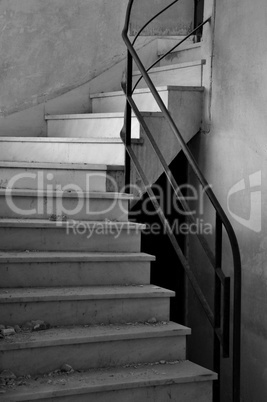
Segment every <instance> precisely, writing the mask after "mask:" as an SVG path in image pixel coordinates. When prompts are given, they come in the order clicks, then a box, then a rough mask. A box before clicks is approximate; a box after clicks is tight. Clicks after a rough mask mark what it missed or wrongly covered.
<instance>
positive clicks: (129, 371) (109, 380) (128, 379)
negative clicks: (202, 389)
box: [3, 360, 217, 402]
mask: <svg viewBox="0 0 267 402" xmlns="http://www.w3.org/2000/svg"><path fill="white" fill-rule="evenodd" d="M56 379H57V380H60V379H65V380H66V376H58V377H56ZM67 379H68V381H66V384H65V386H64V387H63V388H62V384H61V385H60V384H59V385H56V384H55V385H54V386H53V385H51V384H45V385H44V384H42V379H39V380H37V381H32V382H31V384H32V387H33V389H32V391H31V390H29V389H27V387H23V386H22V387H19V389H18V391H13V392H12V391H11V392H8V394H7V395H6V397H3V402H7V401H9V402H13V401H17V402H23V401H34V400H38V399H49V398H56V397H64V396H68V397H70V396H74V397H75V395H84V394H92V393H100V392H108V391H116V390H127V389H129V390H130V389H136V388H140V387H156V386H166V385H174V384H183V383H191V382H207V381H213V380H216V379H217V374H215V373H214V372H212V371H210V370H207V369H205V368H203V367H200V366H198V365H197V364H194V363H192V362H190V361H188V360H185V361H180V362H167V364H162V365H161V364H159V363H157V364H142V365H139V364H138V365H134V366H132V367H131V366H130V367H120V368H110V369H102V370H101V369H100V370H90V371H88V372H84V373H76V374H75V373H74V374H71V375H69V376H68V377H67ZM38 385H39V386H38Z"/></svg>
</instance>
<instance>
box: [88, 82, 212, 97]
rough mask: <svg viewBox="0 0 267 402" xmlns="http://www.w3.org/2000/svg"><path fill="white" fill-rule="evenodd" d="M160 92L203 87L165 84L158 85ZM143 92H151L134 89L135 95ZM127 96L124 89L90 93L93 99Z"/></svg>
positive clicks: (200, 89) (200, 88)
mask: <svg viewBox="0 0 267 402" xmlns="http://www.w3.org/2000/svg"><path fill="white" fill-rule="evenodd" d="M156 89H157V91H158V92H164V91H203V90H204V88H203V87H200V86H199V87H196V86H181V85H180V86H179V85H164V86H159V87H156ZM143 93H145V94H146V93H151V90H150V89H149V88H137V89H135V91H134V95H138V94H143ZM120 95H121V96H125V94H124V92H123V91H111V92H97V93H95V94H92V95H90V98H91V99H94V98H108V97H111V96H120Z"/></svg>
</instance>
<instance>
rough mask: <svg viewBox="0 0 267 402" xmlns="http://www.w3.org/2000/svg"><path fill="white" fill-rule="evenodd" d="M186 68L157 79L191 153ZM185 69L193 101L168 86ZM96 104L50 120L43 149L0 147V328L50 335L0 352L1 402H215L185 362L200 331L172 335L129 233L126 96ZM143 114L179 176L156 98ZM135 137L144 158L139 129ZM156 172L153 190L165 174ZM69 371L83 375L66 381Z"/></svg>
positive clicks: (193, 128)
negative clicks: (40, 324)
mask: <svg viewBox="0 0 267 402" xmlns="http://www.w3.org/2000/svg"><path fill="white" fill-rule="evenodd" d="M188 46H191V44H189V45H188ZM193 48H194V49H195V48H197V47H196V46H195V47H194V46H193ZM186 51H187V50H185V52H186ZM175 57H176V56H175ZM179 57H180V56H179ZM182 57H185V55H182ZM186 57H188V55H187V56H186ZM194 57H198V54H197V55H195V56H194ZM186 63H187V67H186V66H185V64H183V66H181V65H180V67H179V68H178V69H177V68H176V66H172V67H171V68H170V69H169V70H168V69H167V70H166V68H165V66H163V67H160V68H162V70H161V73H160V74H161V75H162V74H163V76H162V78H159V80H160V82H162V84H159V85H161V87H160V88H159V93H160V95H161V96H162V99H163V100H164V102H165V104H166V106H167V107H168V109H169V110H170V112H171V113H172V115H173V117H174V119H175V120H176V121H177V123H178V120H179V124H180V127H182V129H181V130H182V133H183V134H184V135H185V139H186V141H188V140H189V139H190V138H192V136H193V135H194V134H195V133H196V132H197V131H198V129H199V126H200V121H201V107H202V94H203V88H202V86H201V79H200V80H198V78H197V79H196V77H198V75H199V73H200V70H201V68H202V67H203V62H194V67H192V66H193V64H192V62H187V61H186ZM190 63H191V64H190ZM195 67H196V68H195ZM187 69H188V72H187V73H186V74H189V75H190V74H191V73H190V72H189V70H190V71H191V72H192V71H193V69H194V71H195V70H197V71H195V73H196V75H195V73H193V77H192V81H190V80H188V81H187V83H186V85H187V87H185V86H183V87H181V86H177V85H182V84H181V83H179V84H176V83H177V82H178V81H179V80H180V78H179V79H178V78H177V80H176V81H175V82H174V83H173V82H171V83H169V82H165V79H164V77H165V78H166V77H167V75H166V74H167V73H166V71H175V75H176V73H177V74H178V75H179V74H180V72H181V71H182V70H184V72H185V70H187ZM178 70H179V72H178ZM159 71H160V70H157V71H156V75H157V74H158V72H159ZM184 72H182V74H184ZM152 74H154V72H152ZM168 74H170V73H168ZM171 74H173V72H172V73H171ZM170 77H171V76H170ZM182 77H183V79H181V81H183V80H184V79H185V75H182ZM157 79H158V78H157ZM166 79H167V78H166ZM170 81H172V80H171V78H170ZM163 82H164V83H163ZM183 82H184V81H183ZM167 84H168V85H169V86H167ZM183 85H184V84H183ZM91 99H92V112H93V113H92V114H84V115H61V116H58V115H57V116H51V115H50V116H47V124H48V136H47V137H46V138H21V137H16V138H12V137H10V138H4V137H2V138H1V137H0V161H1V162H0V171H1V177H0V239H1V246H0V250H1V251H0V277H1V284H0V286H1V287H0V317H1V318H0V324H2V325H5V326H13V327H14V326H16V325H18V326H20V327H21V326H22V325H23V324H25V323H26V322H31V321H32V320H42V321H45V322H47V323H49V324H50V325H51V328H50V329H46V330H45V331H40V332H21V333H17V334H16V335H13V336H12V337H7V338H5V339H0V373H1V372H2V371H3V370H10V371H11V372H12V373H14V374H15V375H16V377H17V378H16V379H13V380H12V379H11V380H9V381H7V384H9V385H6V386H3V380H1V379H0V380H1V381H2V382H1V381H0V399H1V400H3V401H35V400H36V401H37V400H38V401H41V402H45V401H49V402H74V401H75V402H76V401H77V402H83V401H88V400H90V401H92V402H107V401H110V400H114V402H125V401H129V402H165V401H167V400H168V401H175V402H192V401H195V400H196V401H199V402H211V400H212V381H213V380H215V379H216V378H217V377H216V374H215V373H213V372H211V371H209V370H207V369H204V368H202V367H200V366H198V365H196V364H194V363H192V362H189V361H188V360H186V337H187V336H188V335H190V333H191V330H190V329H189V328H187V327H184V326H182V325H180V324H177V323H174V322H170V320H169V306H170V298H172V297H173V296H174V292H172V291H170V290H167V289H163V288H160V287H158V286H154V285H153V284H150V270H151V263H153V261H154V257H153V256H151V255H148V254H145V253H143V252H141V234H142V230H143V229H144V228H145V227H144V225H140V224H138V223H135V222H130V221H128V205H129V202H130V201H131V200H132V199H133V196H131V195H128V194H124V193H123V192H121V189H122V187H123V164H124V147H123V144H122V142H121V140H120V137H119V132H120V129H121V127H122V124H123V114H122V112H123V109H124V97H123V94H122V92H120V91H119V92H112V93H101V94H94V95H91ZM135 100H136V102H137V104H138V106H139V107H140V109H141V110H142V113H143V116H144V118H145V120H146V122H147V124H148V126H149V127H150V128H151V129H152V130H153V132H154V134H155V136H156V137H158V142H159V144H160V146H161V147H162V151H163V153H165V156H166V158H167V160H168V163H170V161H171V160H172V158H173V157H174V156H175V155H176V154H177V153H178V152H179V148H177V147H176V148H175V146H173V145H172V141H173V140H171V133H170V130H169V128H168V127H167V126H166V124H165V122H164V121H163V117H162V115H161V113H160V112H159V110H158V107H157V105H156V104H155V102H154V100H153V99H152V98H151V95H150V94H149V93H148V91H147V89H139V90H137V93H136V95H135ZM133 128H134V130H133V143H134V147H136V149H137V150H138V149H139V151H137V152H140V156H141V157H143V158H146V155H148V152H149V147H148V145H147V143H146V142H145V140H144V137H143V133H142V129H141V128H140V125H139V123H138V122H137V120H136V118H135V117H134V116H133ZM161 138H162V139H161ZM170 147H171V148H172V152H171V153H170V152H169V148H170ZM148 162H149V161H148ZM150 162H151V160H150ZM152 168H153V166H152ZM149 169H151V167H150V168H149V167H148V166H146V172H147V174H148V176H149V178H150V179H151V180H154V179H155V177H156V176H157V175H159V174H160V168H159V167H158V166H157V165H156V164H154V169H152V170H151V171H150V170H149ZM155 172H156V173H155ZM66 364H68V365H70V366H71V367H72V368H73V370H74V371H73V372H70V373H65V372H63V371H61V370H60V369H61V368H62V366H63V365H66ZM4 381H5V380H4Z"/></svg>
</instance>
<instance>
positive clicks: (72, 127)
mask: <svg viewBox="0 0 267 402" xmlns="http://www.w3.org/2000/svg"><path fill="white" fill-rule="evenodd" d="M45 118H46V120H47V125H48V126H47V135H48V137H53V138H55V137H59V138H66V137H68V138H98V137H102V138H107V139H108V138H120V131H121V129H122V126H123V123H124V113H84V114H68V115H46V117H45ZM132 138H134V139H138V138H140V124H139V122H138V120H137V119H136V117H135V116H133V117H132Z"/></svg>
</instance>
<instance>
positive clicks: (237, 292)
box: [122, 0, 242, 402]
mask: <svg viewBox="0 0 267 402" xmlns="http://www.w3.org/2000/svg"><path fill="white" fill-rule="evenodd" d="M134 1H135V0H129V3H128V7H127V11H126V19H125V25H124V27H123V31H122V37H123V40H124V42H125V44H126V46H127V49H128V56H129V58H130V61H128V67H129V66H130V65H132V59H134V61H135V63H136V65H137V67H138V69H139V71H140V72H141V76H142V77H143V78H144V79H145V81H146V84H147V86H148V88H149V89H150V91H151V93H152V95H153V97H154V99H155V101H156V103H157V104H158V106H159V108H160V110H161V112H162V113H163V116H164V117H165V119H166V120H167V122H168V123H169V125H170V128H171V130H172V132H173V134H174V135H175V137H176V139H177V141H178V142H179V144H180V146H181V149H182V150H183V153H184V155H185V156H186V159H187V161H188V163H189V165H190V166H191V168H192V170H193V171H194V173H195V174H196V176H197V178H198V180H199V182H200V183H201V185H202V187H203V190H204V192H205V193H206V195H207V197H208V198H209V200H210V202H211V204H212V205H213V207H214V209H215V211H216V222H217V223H218V228H219V229H218V233H217V235H218V236H217V237H218V239H216V248H217V249H218V250H217V251H218V255H219V257H218V260H217V261H216V262H217V265H218V268H217V270H216V273H217V275H218V277H220V275H221V274H219V273H218V272H217V271H220V270H221V253H222V250H221V245H220V241H221V237H222V226H223V227H224V228H225V230H226V233H227V235H228V239H229V242H230V246H231V252H232V257H233V265H234V300H233V306H234V316H233V401H234V402H237V401H239V398H240V335H241V279H242V278H241V258H240V250H239V246H238V241H237V238H236V235H235V232H234V230H233V227H232V225H231V223H230V221H229V219H228V217H227V215H226V214H225V212H224V210H223V208H222V207H221V205H220V203H219V201H218V199H217V197H216V196H215V194H214V192H213V191H212V189H211V188H210V186H209V185H208V182H207V180H206V179H205V177H204V175H203V173H202V172H201V170H200V168H199V166H198V164H197V162H196V160H195V158H194V156H193V155H192V153H191V151H190V149H189V148H188V146H187V144H186V143H185V141H184V139H183V137H182V135H181V133H180V131H179V129H178V128H177V126H176V124H175V122H174V120H173V118H172V117H171V115H170V113H169V111H168V109H167V108H166V106H165V104H164V103H163V101H162V99H161V97H160V96H159V94H158V92H157V90H156V88H155V86H154V84H153V82H152V80H151V78H150V77H149V75H148V72H147V70H146V69H145V67H144V66H143V64H142V62H141V60H140V58H139V56H138V54H137V53H136V51H135V49H134V47H133V44H132V43H131V42H130V40H129V37H128V30H129V23H130V17H131V11H132V6H133V3H134ZM176 2H177V1H175V2H173V4H174V3H176ZM168 8H169V7H168ZM165 9H166V8H165ZM165 9H164V10H165ZM164 10H163V11H164ZM163 11H162V12H163ZM158 15H159V14H157V16H158ZM152 20H153V19H152ZM208 20H209V19H208ZM208 20H206V21H205V22H204V23H207V22H208ZM204 23H203V24H201V25H204ZM145 26H147V25H145ZM197 29H199V27H197ZM197 29H196V30H197ZM194 31H195V30H194ZM194 31H192V32H194ZM191 35H192V33H191ZM189 36H190V35H189ZM133 43H135V41H134V42H133ZM178 45H179V44H178ZM175 47H177V46H175ZM151 68H152V67H151ZM129 70H130V71H128V73H129V72H130V75H132V68H130V69H129ZM127 78H128V80H127V87H126V88H125V95H126V98H127V107H128V121H129V110H130V111H131V108H132V107H133V106H134V102H133V99H132V94H133V90H132V88H131V87H132V76H131V77H129V76H128V77H127ZM126 109H127V108H126ZM126 114H127V110H126ZM130 117H131V114H130ZM137 117H138V116H137ZM139 121H140V116H139ZM125 122H127V116H126V118H125ZM129 126H130V123H129ZM124 136H126V138H125V137H124ZM122 139H123V140H124V142H125V145H126V149H127V152H128V154H129V155H130V157H131V158H132V159H134V155H133V154H132V152H131V148H130V145H131V139H130V137H129V132H127V129H126V127H125V126H124V128H123V130H122ZM135 162H136V163H138V161H137V160H135ZM139 168H140V166H139ZM140 172H141V170H140ZM140 172H139V173H140ZM143 179H145V177H143ZM149 195H150V196H151V197H153V194H149ZM178 254H179V253H178ZM216 285H217V287H218V283H216V284H215V286H216ZM218 296H220V292H219V293H218V295H217V301H218ZM219 298H220V297H219ZM214 330H215V332H216V323H215V326H214ZM217 335H218V333H217Z"/></svg>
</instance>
